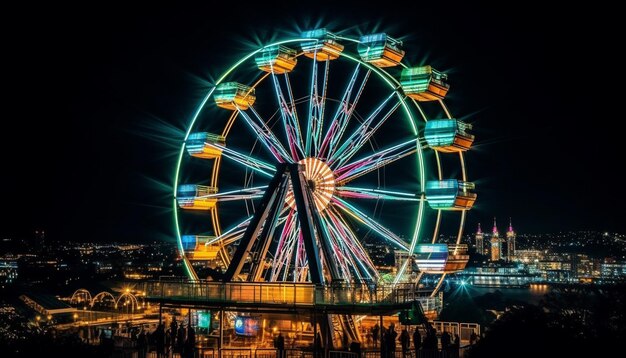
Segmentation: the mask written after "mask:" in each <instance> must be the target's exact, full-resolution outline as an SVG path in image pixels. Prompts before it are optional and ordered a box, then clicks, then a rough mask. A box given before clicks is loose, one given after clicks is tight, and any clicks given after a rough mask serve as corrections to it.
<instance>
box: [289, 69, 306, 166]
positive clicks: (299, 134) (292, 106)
mask: <svg viewBox="0 0 626 358" xmlns="http://www.w3.org/2000/svg"><path fill="white" fill-rule="evenodd" d="M285 83H286V84H287V95H288V96H289V113H291V115H292V120H293V126H294V128H295V130H296V138H297V141H296V143H297V145H298V148H299V149H300V152H301V153H303V155H304V139H303V138H302V130H301V129H300V120H299V119H298V110H297V109H296V102H295V100H294V98H293V89H292V87H291V81H290V80H289V73H285Z"/></svg>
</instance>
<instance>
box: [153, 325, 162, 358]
mask: <svg viewBox="0 0 626 358" xmlns="http://www.w3.org/2000/svg"><path fill="white" fill-rule="evenodd" d="M153 334H154V343H155V345H156V352H157V357H164V356H165V326H164V325H163V323H161V324H159V326H158V327H157V329H156V331H154V333H153Z"/></svg>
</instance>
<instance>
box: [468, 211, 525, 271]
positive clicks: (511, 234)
mask: <svg viewBox="0 0 626 358" xmlns="http://www.w3.org/2000/svg"><path fill="white" fill-rule="evenodd" d="M516 236H517V234H516V233H515V231H514V230H513V224H512V222H511V220H510V219H509V229H508V231H507V232H506V238H501V237H500V233H499V232H498V226H497V225H496V218H493V228H492V229H491V235H489V234H487V235H485V234H484V233H483V231H482V229H481V228H480V223H479V224H478V230H477V231H476V234H475V236H474V237H475V239H476V252H477V253H479V254H481V255H485V256H489V257H490V260H491V261H499V260H502V259H505V260H506V261H513V260H514V258H515V238H516ZM486 239H488V240H489V241H488V242H487V243H485V240H486ZM503 243H506V250H505V251H504V252H502V249H503V245H502V244H503Z"/></svg>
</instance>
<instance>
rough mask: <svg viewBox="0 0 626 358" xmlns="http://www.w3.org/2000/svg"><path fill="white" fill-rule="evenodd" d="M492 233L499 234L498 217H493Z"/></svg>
mask: <svg viewBox="0 0 626 358" xmlns="http://www.w3.org/2000/svg"><path fill="white" fill-rule="evenodd" d="M491 233H492V234H494V235H496V236H498V225H497V224H496V218H495V216H494V218H493V229H491Z"/></svg>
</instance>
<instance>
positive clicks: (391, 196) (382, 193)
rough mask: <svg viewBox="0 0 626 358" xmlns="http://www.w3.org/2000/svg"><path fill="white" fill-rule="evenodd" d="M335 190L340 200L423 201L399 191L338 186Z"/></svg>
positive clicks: (415, 195) (411, 194) (417, 196)
mask: <svg viewBox="0 0 626 358" xmlns="http://www.w3.org/2000/svg"><path fill="white" fill-rule="evenodd" d="M335 189H336V190H337V195H339V196H340V197H342V198H355V199H375V200H379V199H382V200H398V201H417V202H420V201H423V199H422V198H421V197H420V195H419V194H417V193H404V192H400V191H390V190H381V189H371V188H361V187H355V186H340V187H337V188H335Z"/></svg>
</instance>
